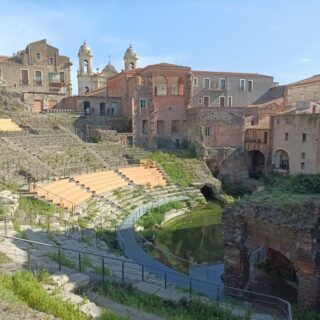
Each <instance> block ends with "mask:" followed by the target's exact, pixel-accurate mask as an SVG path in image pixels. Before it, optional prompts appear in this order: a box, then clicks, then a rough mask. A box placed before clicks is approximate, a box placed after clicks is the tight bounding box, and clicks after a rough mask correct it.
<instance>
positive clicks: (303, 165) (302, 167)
mask: <svg viewBox="0 0 320 320" xmlns="http://www.w3.org/2000/svg"><path fill="white" fill-rule="evenodd" d="M305 168H306V164H305V162H301V170H304V169H305Z"/></svg>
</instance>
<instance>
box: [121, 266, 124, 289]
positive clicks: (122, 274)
mask: <svg viewBox="0 0 320 320" xmlns="http://www.w3.org/2000/svg"><path fill="white" fill-rule="evenodd" d="M121 269H122V272H121V276H122V284H124V261H123V260H122V266H121Z"/></svg>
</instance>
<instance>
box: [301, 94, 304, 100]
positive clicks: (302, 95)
mask: <svg viewBox="0 0 320 320" xmlns="http://www.w3.org/2000/svg"><path fill="white" fill-rule="evenodd" d="M300 101H304V93H300Z"/></svg>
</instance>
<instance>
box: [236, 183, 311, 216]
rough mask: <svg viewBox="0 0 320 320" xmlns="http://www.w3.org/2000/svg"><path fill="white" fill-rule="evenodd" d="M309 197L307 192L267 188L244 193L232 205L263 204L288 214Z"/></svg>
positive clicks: (298, 207) (298, 208)
mask: <svg viewBox="0 0 320 320" xmlns="http://www.w3.org/2000/svg"><path fill="white" fill-rule="evenodd" d="M310 198H311V197H310V195H307V194H298V193H289V192H283V191H279V190H277V189H272V188H268V189H266V190H264V191H261V192H255V193H253V194H252V195H246V196H244V197H243V198H241V199H239V200H238V201H235V202H234V205H235V206H239V205H241V206H242V205H247V204H249V203H258V204H261V205H263V204H265V205H268V206H270V207H274V208H277V209H281V210H284V211H285V212H287V213H289V214H295V213H297V212H299V211H300V210H301V208H302V206H303V205H304V203H306V201H308V200H309V199H310Z"/></svg>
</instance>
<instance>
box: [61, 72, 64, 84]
mask: <svg viewBox="0 0 320 320" xmlns="http://www.w3.org/2000/svg"><path fill="white" fill-rule="evenodd" d="M60 82H61V83H64V72H60Z"/></svg>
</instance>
